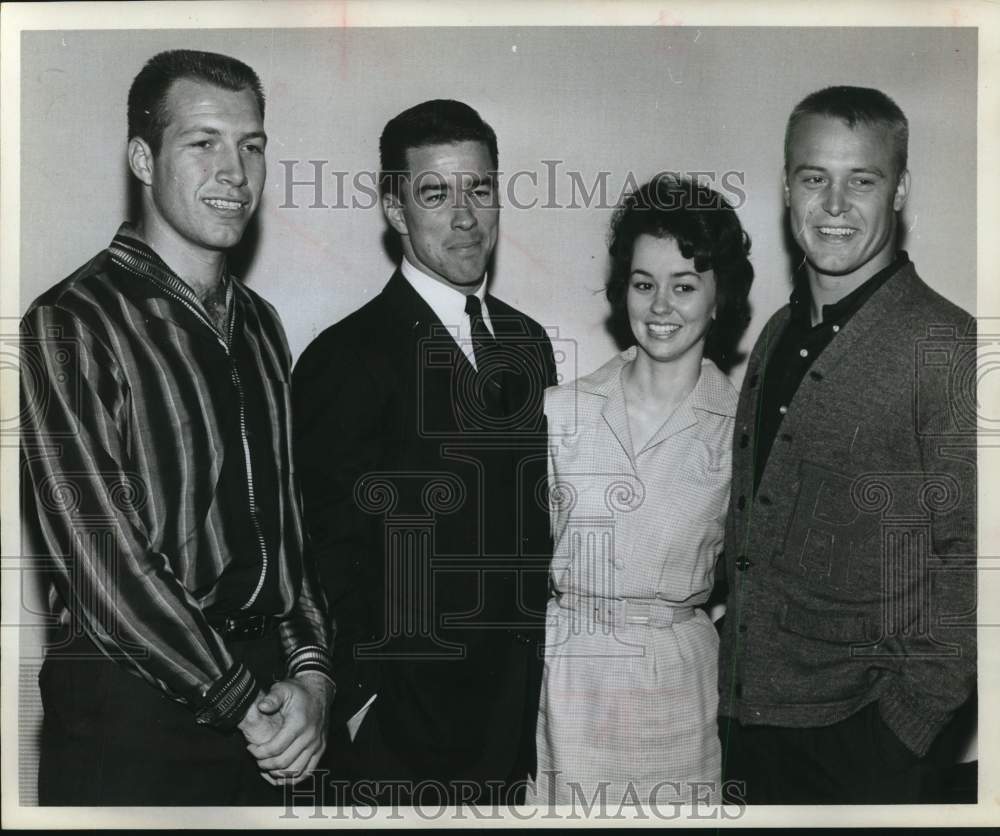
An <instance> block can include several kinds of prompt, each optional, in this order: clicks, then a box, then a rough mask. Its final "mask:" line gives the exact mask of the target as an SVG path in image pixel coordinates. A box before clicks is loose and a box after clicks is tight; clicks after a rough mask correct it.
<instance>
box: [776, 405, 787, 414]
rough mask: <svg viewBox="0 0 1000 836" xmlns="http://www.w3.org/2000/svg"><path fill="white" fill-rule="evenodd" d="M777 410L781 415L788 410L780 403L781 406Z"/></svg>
mask: <svg viewBox="0 0 1000 836" xmlns="http://www.w3.org/2000/svg"><path fill="white" fill-rule="evenodd" d="M778 412H780V413H781V414H782V415H785V414H786V413H787V412H788V407H787V406H785V405H784V404H782V405H781V406H779V407H778Z"/></svg>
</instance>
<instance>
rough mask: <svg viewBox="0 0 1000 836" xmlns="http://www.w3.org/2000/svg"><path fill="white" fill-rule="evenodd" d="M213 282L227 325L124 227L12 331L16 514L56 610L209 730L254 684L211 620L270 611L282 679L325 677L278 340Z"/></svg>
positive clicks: (279, 335)
mask: <svg viewBox="0 0 1000 836" xmlns="http://www.w3.org/2000/svg"><path fill="white" fill-rule="evenodd" d="M225 281H226V282H227V295H228V298H229V300H230V304H229V314H228V325H227V327H226V328H224V329H222V330H220V329H218V328H217V327H216V326H215V325H213V324H212V322H211V320H210V319H209V318H208V316H207V314H206V313H205V310H204V308H203V307H202V305H201V303H200V301H199V300H198V297H197V295H196V294H195V293H194V291H193V290H192V289H191V288H190V287H189V286H188V285H187V284H185V283H184V282H183V281H182V280H181V279H179V278H178V277H177V276H176V275H175V274H174V273H173V272H172V271H171V270H170V268H169V267H167V265H166V264H165V263H164V262H163V261H162V260H161V259H160V258H159V257H158V256H157V255H156V254H155V253H154V252H153V251H152V250H151V249H150V248H149V247H147V246H146V245H145V244H144V243H142V242H141V241H139V240H138V239H137V238H136V237H134V233H132V232H131V230H130V228H129V227H128V225H123V226H122V227H121V229H119V231H118V234H117V235H116V236H115V238H114V240H113V241H112V242H111V245H110V247H109V248H108V249H107V250H105V251H103V252H101V253H100V254H98V255H97V256H96V257H95V258H94V259H93V260H92V261H90V262H89V263H88V264H86V265H84V266H83V267H81V268H80V269H79V270H77V271H76V272H75V273H74V274H73V275H71V276H69V277H68V278H66V279H65V280H63V281H62V282H60V283H59V284H57V285H56V286H55V287H53V288H51V289H50V290H49V291H47V292H46V293H45V294H43V295H42V296H41V297H39V298H38V299H37V300H36V301H35V302H34V303H33V304H32V305H31V307H30V308H29V310H28V312H27V313H26V314H25V316H24V319H23V320H22V324H21V326H22V334H21V346H22V349H21V358H22V359H21V371H22V386H21V391H22V430H21V439H22V442H21V444H22V447H21V452H22V459H23V463H24V467H23V469H22V472H23V473H24V474H25V477H26V483H27V482H30V484H31V486H32V488H33V490H32V491H28V490H27V484H26V485H25V488H26V489H25V491H24V495H25V500H26V513H25V518H26V522H27V523H28V533H29V535H31V536H32V538H33V539H34V540H35V541H36V542H35V544H34V547H35V549H36V551H37V552H38V553H39V554H41V555H42V556H43V557H44V559H45V561H46V566H47V568H48V571H49V576H50V578H51V586H50V602H51V604H52V607H53V610H54V611H55V612H56V613H58V615H59V619H60V623H61V624H63V625H66V626H67V627H69V628H70V629H71V631H74V632H76V633H77V634H79V633H86V635H87V636H89V637H90V638H91V640H92V641H94V642H95V644H96V645H97V646H98V647H99V648H100V650H101V652H103V653H104V654H106V655H107V656H109V657H111V658H113V659H115V660H116V661H118V662H119V663H121V664H123V665H125V666H126V667H128V668H129V669H130V670H132V671H133V672H134V673H136V674H138V675H140V676H141V677H143V678H144V679H145V680H147V681H148V682H150V683H151V684H152V685H154V686H156V687H158V688H159V689H161V690H162V691H163V692H164V694H166V695H167V696H169V697H170V698H172V699H175V700H178V701H180V702H183V703H186V704H187V705H189V706H190V707H191V708H192V710H193V711H195V712H196V716H197V719H198V722H199V723H204V724H209V725H214V726H217V727H220V728H229V727H232V726H233V725H235V724H236V723H238V722H239V720H240V719H242V717H243V715H244V714H245V713H246V710H247V708H248V707H249V705H250V703H251V702H252V700H253V699H254V697H255V696H256V694H257V692H258V684H257V683H256V682H255V681H254V677H253V675H252V674H251V673H250V671H249V670H248V669H247V668H246V667H245V666H244V665H243V664H242V663H238V662H235V661H234V659H233V657H232V656H231V654H230V653H229V651H228V650H227V648H226V645H225V643H224V641H223V639H222V638H221V636H220V635H219V634H218V633H217V632H216V630H215V629H213V627H212V626H211V622H214V623H218V622H217V621H215V620H214V618H213V616H215V617H225V616H241V615H272V616H277V617H278V619H279V626H278V632H279V635H280V639H281V642H282V646H283V648H284V651H285V656H286V660H287V675H288V676H293V675H295V674H296V673H300V672H303V671H306V670H312V671H317V672H319V673H323V674H326V675H329V647H330V644H331V641H332V636H331V630H330V626H329V623H328V620H327V616H326V602H325V598H324V596H323V592H322V589H321V587H320V585H319V583H318V581H317V578H316V575H315V570H314V567H313V566H312V564H311V563H307V562H306V561H305V559H304V555H303V547H302V527H301V518H300V503H299V495H298V488H297V483H296V480H295V474H294V470H293V466H292V454H291V446H290V445H291V441H290V426H289V424H290V401H289V375H290V362H291V358H290V355H289V352H288V347H287V344H286V341H285V336H284V332H283V330H282V328H281V324H280V322H279V320H278V317H277V314H276V312H275V311H274V309H273V308H272V307H271V306H270V305H269V304H268V303H267V302H265V301H264V300H263V299H261V298H260V297H259V296H257V295H256V294H255V293H253V291H251V290H249V289H248V288H246V287H244V286H243V285H242V284H241V283H239V282H237V281H231V280H230V279H229V278H228V277H227V278H226V279H225ZM50 652H51V650H50ZM269 684H270V683H262V685H263V686H264V687H267V686H268V685H269Z"/></svg>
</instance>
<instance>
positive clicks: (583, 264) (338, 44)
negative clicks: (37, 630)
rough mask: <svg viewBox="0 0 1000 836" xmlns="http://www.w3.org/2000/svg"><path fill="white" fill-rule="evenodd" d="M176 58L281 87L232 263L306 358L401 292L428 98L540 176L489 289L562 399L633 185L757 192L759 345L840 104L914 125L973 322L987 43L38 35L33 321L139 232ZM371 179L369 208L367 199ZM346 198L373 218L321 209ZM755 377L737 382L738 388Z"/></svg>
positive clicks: (300, 32) (533, 35)
mask: <svg viewBox="0 0 1000 836" xmlns="http://www.w3.org/2000/svg"><path fill="white" fill-rule="evenodd" d="M178 47H186V48H196V49H206V50H212V51H218V52H225V53H228V54H230V55H233V56H236V57H238V58H240V59H242V60H244V61H246V62H247V63H249V64H250V65H251V66H252V67H254V68H255V69H256V70H257V72H258V73H259V74H260V76H261V78H262V80H263V82H264V85H265V88H266V91H267V95H268V105H267V116H266V127H267V131H268V134H269V137H270V144H269V146H268V151H267V159H268V166H269V176H268V183H267V186H266V190H265V197H264V201H263V204H262V208H261V211H260V212H259V214H258V219H257V221H256V223H255V224H254V226H253V228H252V230H251V234H250V235H249V236H248V240H247V246H245V247H243V248H242V252H241V253H240V257H239V259H238V262H239V263H240V264H241V266H244V267H245V268H246V273H245V276H246V280H247V281H248V282H249V283H250V284H251V285H252V286H253V287H254V288H255V289H256V290H257V291H259V292H260V293H261V294H263V295H264V296H265V297H266V298H268V299H269V300H270V301H271V302H273V303H274V305H276V307H277V308H278V310H279V312H280V314H281V316H282V318H283V320H284V323H285V327H286V330H287V332H288V337H289V342H290V344H291V347H292V351H293V353H294V354H295V355H296V356H297V355H298V354H299V353H300V352H301V351H302V349H303V348H305V346H306V345H307V344H308V343H309V341H310V340H311V339H312V338H313V337H314V336H315V335H316V334H317V333H318V332H319V331H320V330H321V329H323V328H324V327H326V326H327V325H329V324H331V323H333V322H335V321H336V320H338V319H340V318H341V317H343V316H345V315H346V314H348V313H349V312H351V311H352V310H354V309H355V308H357V307H359V306H360V305H362V304H363V303H364V302H365V301H366V300H367V299H369V298H371V297H372V295H373V294H376V293H378V292H379V290H380V289H381V288H382V286H383V285H384V284H385V282H386V280H387V279H388V277H389V274H390V272H391V270H392V268H393V262H392V260H391V259H390V256H389V253H388V251H387V248H386V247H385V246H384V241H383V238H384V234H385V229H386V225H385V222H384V220H383V217H382V213H381V211H380V209H379V208H378V207H377V206H372V205H371V204H372V200H371V196H370V185H371V177H370V175H366V174H365V173H366V172H373V171H375V170H376V169H377V166H378V137H379V134H380V133H381V130H382V127H383V126H384V124H385V122H386V121H387V120H388V119H390V118H391V117H392V116H394V115H395V114H397V113H398V112H400V111H401V110H403V109H405V108H407V107H409V106H411V105H413V104H416V103H417V102H419V101H423V100H425V99H429V98H457V99H462V100H464V101H466V102H468V103H470V104H471V105H473V106H474V107H475V108H477V109H478V110H479V111H480V113H481V114H482V115H483V117H484V118H485V119H486V120H487V121H489V122H490V123H491V124H492V125H493V126H494V128H495V129H496V131H497V134H498V136H499V142H500V165H501V169H502V170H503V171H504V172H505V177H506V178H510V177H511V176H512V175H513V173H514V172H525V174H523V175H519V176H518V178H517V180H516V182H517V184H518V185H517V188H516V190H515V194H514V197H515V198H516V199H517V201H519V202H520V203H522V204H523V203H530V202H531V201H532V200H537V205H536V206H535V208H533V209H519V208H517V207H515V206H513V205H509V203H510V202H509V201H508V205H507V206H506V207H505V209H504V211H503V213H502V216H501V237H500V242H499V244H498V249H497V256H496V260H495V264H494V270H493V273H492V283H493V284H492V290H493V291H494V292H495V293H496V294H497V295H499V296H500V297H502V298H504V299H505V300H506V301H508V302H510V303H512V304H514V305H515V306H517V307H519V308H521V309H522V310H524V311H526V312H528V313H530V314H531V315H533V316H534V317H535V318H536V319H538V320H539V321H540V322H542V323H543V324H544V325H546V326H549V327H551V328H552V329H553V333H554V334H556V333H557V335H558V337H559V339H560V340H562V341H563V342H562V343H561V351H562V353H563V354H564V355H565V359H564V362H563V364H562V367H561V369H562V370H561V373H562V374H563V376H564V377H566V378H572V377H575V376H577V375H578V374H583V373H586V372H589V371H591V370H592V369H594V368H596V367H597V366H598V365H600V364H601V363H603V362H604V361H605V360H606V359H607V358H608V357H609V356H610V355H611V354H612V353H613V352H614V351H615V346H614V343H613V342H612V339H611V337H610V335H609V334H608V333H607V331H606V329H605V324H604V323H605V318H606V315H607V304H606V302H605V300H604V298H603V296H602V295H601V293H600V291H601V289H602V286H603V282H604V278H605V273H606V268H607V259H606V249H605V238H606V234H607V226H608V221H609V219H610V216H611V213H612V208H611V205H610V204H611V203H613V202H614V200H615V199H616V198H617V197H618V195H619V193H620V191H621V190H622V189H623V187H624V186H625V185H626V184H628V183H629V182H642V181H644V180H645V179H647V178H648V177H650V176H651V175H653V174H654V173H656V172H657V171H661V170H671V171H679V172H709V173H712V172H714V174H707V175H706V176H708V177H709V178H710V179H713V180H714V182H715V183H716V185H719V184H720V183H721V178H722V177H723V176H724V175H725V173H727V172H728V173H729V179H728V180H727V181H726V182H727V183H729V184H731V185H733V184H734V185H735V186H737V187H738V188H739V189H740V190H741V191H742V192H743V194H744V197H745V199H744V200H743V201H742V204H741V205H740V206H739V208H738V211H739V214H740V217H741V219H742V221H743V224H744V226H745V227H746V229H747V230H748V231H749V233H750V235H751V237H752V239H753V252H752V260H753V263H754V267H755V270H756V274H757V278H756V280H755V283H754V288H753V293H752V302H753V307H754V317H753V321H752V323H751V325H750V328H749V329H748V332H747V334H746V337H745V340H744V344H745V348H747V349H748V348H749V347H750V345H751V344H752V341H753V340H754V339H755V338H756V336H757V334H758V333H759V332H760V329H761V328H762V326H763V324H764V322H765V321H766V319H767V317H768V316H770V314H771V313H772V312H773V311H774V310H775V309H777V308H778V307H779V306H780V305H781V304H783V303H784V302H785V301H786V299H787V297H788V294H789V292H790V288H791V285H790V274H791V269H792V266H793V263H792V254H791V253H790V252H789V251H788V249H787V235H786V232H785V224H784V207H783V204H782V198H781V176H780V175H781V166H782V137H783V132H784V125H785V120H786V119H787V117H788V113H789V111H790V110H791V108H792V107H793V106H794V104H795V103H796V102H798V101H799V100H800V99H801V98H802V97H803V96H805V95H806V94H808V93H810V92H812V91H814V90H816V89H818V88H821V87H825V86H828V85H831V84H857V85H866V86H874V87H878V88H881V89H882V90H884V91H885V92H887V93H888V94H889V95H890V96H892V97H893V98H894V99H895V100H896V101H897V103H898V104H899V105H900V106H901V107H902V108H903V110H904V112H905V113H906V114H907V115H908V117H909V119H910V129H911V140H910V168H911V172H912V175H913V185H912V189H911V194H910V201H909V205H908V208H907V211H906V213H905V217H904V220H905V226H906V228H907V234H906V242H905V246H906V248H907V250H908V251H909V253H910V255H911V257H912V258H913V259H914V261H915V263H916V265H917V268H918V270H919V272H920V273H921V275H922V276H923V277H924V278H925V280H927V281H928V282H929V283H930V284H931V285H932V286H933V287H935V288H936V289H937V290H938V291H940V292H941V293H943V294H944V295H945V296H947V297H948V298H950V299H952V300H953V301H955V302H957V303H958V304H959V305H961V306H963V307H965V308H966V309H967V310H970V311H972V312H975V311H974V308H975V301H976V105H977V102H976V81H977V79H976V71H977V31H976V30H975V29H971V28H950V29H915V28H914V29H896V28H893V29H847V28H844V29H837V28H826V29H797V28H787V29H777V28H768V29H762V28H701V29H696V28H694V27H690V28H668V27H649V28H613V29H612V28H488V29H487V28H484V29H470V28H420V29H350V28H348V29H285V30H281V29H279V30H205V31H196V30H191V31H185V30H173V31H85V32H83V31H35V32H26V33H24V34H23V35H22V56H21V68H22V75H21V82H20V83H21V94H22V112H21V176H20V184H19V186H20V196H21V201H20V212H21V242H20V243H21V246H20V276H19V277H18V278H19V280H20V284H19V286H20V309H21V311H22V312H23V310H24V309H25V307H26V306H27V305H28V303H29V302H30V301H31V300H32V299H33V298H34V297H35V296H37V295H38V294H39V293H41V292H42V291H43V290H45V289H46V288H47V287H48V286H50V285H52V284H53V283H55V282H56V281H58V280H59V279H61V278H63V277H64V276H66V275H67V274H69V273H70V272H71V271H73V270H74V269H75V268H76V267H78V266H79V265H80V264H82V263H84V262H85V261H86V260H88V259H89V258H90V257H91V256H92V255H94V254H95V253H97V252H98V251H99V250H100V249H102V248H103V247H105V246H106V245H107V243H108V242H109V241H110V239H111V237H112V235H113V234H114V231H115V229H116V228H117V225H118V223H119V222H120V221H121V220H123V219H124V218H125V217H126V215H127V211H128V193H129V188H128V174H127V168H126V163H125V142H126V135H125V134H126V125H125V101H126V94H127V91H128V87H129V84H130V82H131V80H132V78H133V77H134V76H135V74H136V73H137V72H138V71H139V69H140V68H141V66H142V64H143V63H144V61H145V60H146V59H147V58H149V57H150V56H152V55H153V54H155V53H156V52H158V51H161V50H164V49H170V48H178ZM283 160H284V161H288V162H287V163H282V161H283ZM296 161H298V162H296ZM308 161H323V162H317V163H316V164H315V165H314V164H312V163H310V162H308ZM317 167H318V168H319V169H320V170H321V173H322V176H323V191H322V196H321V197H320V195H319V194H318V193H317V190H316V189H315V188H314V187H312V186H309V185H306V186H295V187H291V185H290V180H292V179H295V180H309V179H311V177H312V175H313V173H314V172H315V171H316V169H317ZM335 172H341V174H336V173H335ZM570 172H576V173H577V175H576V176H577V177H578V178H579V182H580V183H582V184H583V185H584V186H585V187H586V190H587V191H590V189H591V188H592V186H593V184H594V183H595V182H599V178H600V177H601V176H602V174H601V173H602V172H605V174H604V175H603V176H604V177H605V178H606V180H605V182H606V187H607V199H606V200H605V201H604V202H603V205H589V206H585V205H582V204H584V203H585V202H586V201H585V200H584V196H583V195H582V194H581V193H580V192H579V190H578V191H577V193H576V206H575V207H568V206H566V204H569V203H571V202H572V199H573V197H574V194H573V189H572V175H571V174H570ZM532 174H533V175H534V178H535V180H536V181H537V186H535V185H533V184H532V179H531V178H532ZM355 179H357V180H358V182H359V186H360V188H357V189H354V188H350V185H351V183H352V182H353V181H355ZM339 182H342V183H343V184H344V186H345V189H344V190H342V192H341V193H340V194H339V195H338V191H337V185H338V183H339ZM507 182H509V180H507ZM289 189H291V194H290V195H289V191H288V190H289ZM289 196H290V197H291V201H289ZM338 197H339V198H340V199H341V203H344V202H346V203H347V204H348V206H349V205H350V202H351V200H352V198H356V199H357V200H359V201H360V202H362V203H367V204H369V207H368V208H354V209H352V208H314V207H313V206H312V204H315V203H317V202H322V203H324V204H326V205H327V206H329V205H330V204H336V203H337V201H338ZM597 197H598V198H599V194H598V196H597ZM317 198H320V199H319V200H317ZM290 202H291V203H294V204H295V206H294V207H293V206H290V205H288V204H289V203H290ZM596 202H597V203H598V204H600V203H601V202H600V201H599V199H598V200H597V201H596ZM552 204H556V205H561V206H563V207H564V208H553V207H552ZM283 207H284V208H283ZM10 278H11V277H7V276H5V277H4V280H5V281H9V280H10ZM377 338H378V335H377V334H373V335H372V339H373V340H374V339H377ZM742 371H743V370H742V367H737V368H736V369H735V370H734V374H733V377H734V380H735V382H736V383H737V384H738V383H739V381H740V379H741V377H742ZM25 607H26V610H34V611H35V612H36V613H37V612H39V611H40V610H41V601H40V599H39V598H38V596H37V594H32V593H31V592H30V591H28V590H26V591H25ZM32 618H37V616H31V615H29V614H25V621H30V620H32ZM24 636H25V638H24V643H23V644H22V648H23V652H22V676H21V680H20V687H21V690H22V693H21V699H20V704H21V725H22V735H21V741H22V748H21V751H20V764H21V774H20V779H21V780H20V791H21V800H22V802H23V803H26V804H30V803H32V800H33V794H34V766H35V758H36V750H35V749H34V748H33V747H32V745H31V740H32V734H33V733H34V730H36V729H37V726H38V722H39V718H40V709H39V706H38V699H37V688H36V685H35V681H34V673H35V672H36V671H37V667H38V663H39V654H38V646H37V642H36V639H35V637H34V636H33V635H32V634H29V633H28V632H27V631H26V632H25V634H24ZM25 650H26V651H27V652H24V651H25Z"/></svg>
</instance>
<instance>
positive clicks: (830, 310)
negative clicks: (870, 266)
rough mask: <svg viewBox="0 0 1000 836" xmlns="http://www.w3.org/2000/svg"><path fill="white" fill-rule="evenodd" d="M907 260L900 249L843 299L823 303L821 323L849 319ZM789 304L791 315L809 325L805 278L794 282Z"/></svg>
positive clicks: (827, 323)
mask: <svg viewBox="0 0 1000 836" xmlns="http://www.w3.org/2000/svg"><path fill="white" fill-rule="evenodd" d="M909 260H910V258H909V256H908V255H907V254H906V251H905V250H900V251H899V252H898V253H896V257H895V258H894V259H893V261H892V263H891V264H890V265H889V266H887V267H883V268H882V269H881V270H879V271H878V272H877V273H876V274H875V275H874V276H872V277H871V278H870V279H868V280H867V281H866V282H864V284H862V285H860V286H859V287H856V288H855V289H854V290H852V291H851V292H850V293H848V294H847V295H846V296H845V297H844V298H843V299H840V300H838V301H837V302H834V303H833V304H832V305H824V306H823V320H822V323H821V324H823V325H830V324H832V323H835V322H840V323H842V322H843V321H844V320H845V319H849V318H850V317H851V316H853V315H854V314H855V313H857V312H858V310H859V309H860V308H861V306H862V305H863V304H864V303H865V302H867V301H868V300H869V299H870V298H871V296H872V294H873V293H875V291H876V290H878V289H879V288H880V287H881V286H882V285H883V284H885V283H886V281H887V280H888V279H889V277H890V276H893V275H895V274H896V273H897V272H898V271H899V270H900V269H901V268H902V267H903V266H904V265H906V264H907V263H908V262H909ZM789 304H790V305H791V308H792V317H793V318H794V319H796V320H797V321H799V322H802V321H805V322H806V323H808V324H810V326H811V322H812V293H811V292H810V290H809V282H808V281H807V280H802V281H799V282H797V283H796V285H795V289H794V290H793V291H792V295H791V298H790V299H789Z"/></svg>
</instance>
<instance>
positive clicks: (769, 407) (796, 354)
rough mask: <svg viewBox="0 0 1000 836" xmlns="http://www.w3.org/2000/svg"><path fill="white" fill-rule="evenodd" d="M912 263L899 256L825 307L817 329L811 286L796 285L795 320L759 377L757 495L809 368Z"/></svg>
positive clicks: (755, 459)
mask: <svg viewBox="0 0 1000 836" xmlns="http://www.w3.org/2000/svg"><path fill="white" fill-rule="evenodd" d="M908 261H909V258H908V257H907V255H906V253H905V252H903V251H900V252H899V253H898V254H897V255H896V258H895V259H894V260H893V262H892V264H890V265H889V266H888V267H885V268H884V269H882V270H879V272H878V273H876V274H875V275H874V276H872V277H871V278H870V279H868V281H866V282H865V283H864V284H862V285H861V286H860V287H857V288H855V289H854V290H853V291H851V293H849V294H847V296H845V297H844V298H843V299H841V300H839V301H838V302H835V303H834V304H832V305H824V306H823V319H822V321H821V322H820V323H819V324H817V325H813V324H812V294H811V293H810V292H809V284H808V282H807V281H805V280H804V278H803V279H802V280H801V281H799V282H798V283H797V285H796V288H795V290H794V291H792V296H791V298H790V299H789V305H790V306H791V319H790V320H789V322H788V327H787V328H785V330H784V333H782V335H781V336H780V337H779V338H778V344H777V345H776V346H775V348H774V353H773V354H771V357H770V359H769V360H768V362H767V367H766V368H765V370H764V373H763V374H762V375H761V386H760V398H761V403H760V410H759V412H758V415H759V424H758V427H757V433H756V439H757V443H756V448H755V450H754V492H756V490H757V487H758V486H759V485H760V479H761V476H762V475H763V473H764V465H766V464H767V457H768V456H769V455H770V453H771V446H772V445H773V444H774V439H775V436H777V434H778V428H779V427H780V426H781V421H782V419H783V418H784V417H785V414H786V413H787V412H788V406H789V404H790V403H791V402H792V398H793V397H794V396H795V393H796V391H798V388H799V384H800V383H802V378H804V377H805V376H806V373H807V372H808V371H809V367H810V366H811V365H812V364H813V361H814V360H815V359H816V358H817V357H818V356H819V355H820V352H822V351H823V349H824V348H826V347H827V346H828V345H829V344H830V343H831V342H832V341H833V339H834V338H835V337H836V336H837V334H838V333H839V332H840V330H841V329H842V328H843V327H844V326H845V325H846V324H847V323H848V321H850V319H851V317H852V316H854V314H856V313H857V312H858V311H859V310H861V306H862V305H864V303H865V302H867V301H868V300H869V299H870V298H871V296H872V294H873V293H874V292H875V291H876V290H878V289H879V288H880V287H881V286H882V285H883V284H885V282H886V280H887V279H888V278H889V277H890V276H892V275H893V274H895V273H896V272H897V271H898V270H899V269H900V268H901V267H902V266H903V265H904V264H906V263H907V262H908Z"/></svg>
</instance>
